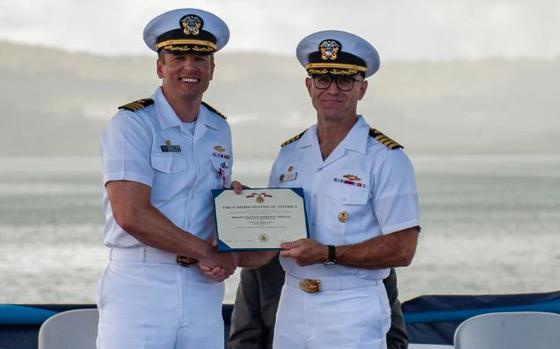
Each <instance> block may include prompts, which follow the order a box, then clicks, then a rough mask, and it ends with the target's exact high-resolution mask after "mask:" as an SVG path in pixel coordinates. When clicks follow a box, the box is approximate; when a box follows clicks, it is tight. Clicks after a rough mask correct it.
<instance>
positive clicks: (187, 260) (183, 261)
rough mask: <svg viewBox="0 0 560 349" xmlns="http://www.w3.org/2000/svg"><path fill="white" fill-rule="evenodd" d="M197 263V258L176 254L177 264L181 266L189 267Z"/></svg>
mask: <svg viewBox="0 0 560 349" xmlns="http://www.w3.org/2000/svg"><path fill="white" fill-rule="evenodd" d="M196 263H198V259H195V258H192V257H187V256H177V264H179V265H180V266H182V267H190V266H193V265H195V264H196Z"/></svg>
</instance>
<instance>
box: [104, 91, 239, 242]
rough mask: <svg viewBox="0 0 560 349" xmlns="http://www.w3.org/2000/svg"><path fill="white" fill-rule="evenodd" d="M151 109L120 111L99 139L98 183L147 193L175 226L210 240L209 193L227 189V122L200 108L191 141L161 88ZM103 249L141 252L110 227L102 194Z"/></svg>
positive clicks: (229, 163) (229, 150) (229, 152)
mask: <svg viewBox="0 0 560 349" xmlns="http://www.w3.org/2000/svg"><path fill="white" fill-rule="evenodd" d="M153 99H154V104H152V105H149V106H147V107H145V108H143V109H140V110H138V111H136V112H132V111H128V110H120V111H119V112H118V113H117V114H116V115H115V116H114V118H113V119H112V120H111V121H110V123H109V125H108V126H107V128H106V129H105V132H104V133H103V136H102V139H101V154H102V157H103V180H104V183H105V184H106V183H107V182H109V181H117V180H128V181H134V182H138V183H143V184H145V185H147V186H149V187H151V190H152V192H151V203H152V205H154V206H155V207H156V208H157V209H158V210H160V211H161V212H162V213H163V214H164V215H165V216H166V217H167V218H169V219H170V220H171V221H172V222H173V223H174V224H175V225H176V226H178V227H179V228H181V229H184V230H186V231H188V232H190V233H192V234H194V235H196V236H198V237H200V238H202V239H207V238H209V237H211V236H214V235H215V232H216V228H215V222H214V209H213V204H212V193H211V190H212V189H221V188H223V187H229V186H230V184H231V167H232V147H231V145H232V144H231V131H230V128H229V125H228V124H227V122H226V121H225V120H224V119H223V118H221V117H220V116H218V115H216V114H215V113H214V112H212V111H210V110H209V109H208V108H206V107H205V106H204V105H201V106H200V110H199V113H198V117H197V120H196V126H195V130H194V135H193V134H191V133H190V132H189V131H188V129H187V127H188V126H187V125H183V123H182V122H181V120H180V119H179V117H178V116H177V114H175V112H174V111H173V109H172V108H171V106H170V105H169V103H168V102H167V100H166V99H165V96H164V95H163V92H162V90H161V88H158V89H157V90H156V91H155V93H154V96H153ZM103 206H104V210H105V218H106V223H105V229H104V242H105V245H106V246H107V247H120V248H127V247H136V246H144V245H143V244H142V243H140V242H139V241H138V240H136V239H135V238H134V237H133V236H132V235H130V234H128V233H127V232H126V231H124V230H123V229H122V228H121V227H120V226H119V225H118V224H117V223H116V221H115V218H114V217H113V211H112V209H111V203H110V202H109V200H108V197H107V190H105V192H104V195H103Z"/></svg>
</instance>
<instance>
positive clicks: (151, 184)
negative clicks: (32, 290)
mask: <svg viewBox="0 0 560 349" xmlns="http://www.w3.org/2000/svg"><path fill="white" fill-rule="evenodd" d="M228 39H229V30H228V27H227V25H226V24H225V23H224V22H223V21H222V20H221V19H220V18H218V17H216V16H215V15H213V14H211V13H208V12H206V11H202V10H197V9H190V8H189V9H179V10H173V11H169V12H166V13H164V14H162V15H160V16H157V17H156V18H154V19H153V20H152V21H150V22H149V23H148V24H147V25H146V27H145V29H144V41H145V42H146V44H147V46H148V47H149V48H150V49H152V50H153V51H155V52H157V54H158V59H157V75H158V77H159V78H160V79H161V80H162V85H161V87H158V88H157V89H156V91H155V93H154V95H153V96H152V97H151V98H145V99H140V100H137V101H135V102H132V103H129V104H126V105H123V106H122V107H120V108H119V109H120V111H119V112H118V113H117V114H116V115H115V117H114V118H113V119H112V120H111V121H110V122H109V125H108V126H107V128H106V130H105V132H104V133H103V137H102V140H101V152H102V157H103V177H104V183H105V189H106V190H105V193H104V209H105V217H106V224H105V232H104V242H105V245H106V246H107V247H108V248H109V249H110V261H109V264H108V266H107V268H106V269H105V272H104V274H103V276H102V277H101V279H100V281H99V284H98V302H97V304H98V309H99V313H100V319H99V335H98V340H97V346H98V348H100V349H122V348H158V349H173V348H197V349H201V348H211V349H218V348H219V349H222V348H223V346H224V343H223V321H222V312H221V311H222V299H223V294H224V286H223V283H222V282H214V281H216V279H218V281H221V279H223V278H225V277H227V276H229V275H231V274H232V273H233V271H234V269H235V267H236V265H237V261H236V260H235V256H234V255H233V254H219V253H217V252H216V250H215V249H214V248H213V246H212V245H211V243H210V242H209V239H212V238H215V232H216V228H215V223H214V211H213V205H212V195H211V189H220V188H224V187H229V186H230V184H231V167H232V147H231V146H232V142H231V133H230V128H229V125H228V124H227V122H226V120H225V117H224V116H223V115H222V114H220V113H218V112H217V111H216V110H214V109H213V108H212V107H210V106H209V105H208V104H205V103H204V102H202V96H203V94H204V92H205V91H206V90H207V88H208V86H209V84H210V81H211V80H212V78H213V73H214V53H215V52H217V51H219V50H220V49H221V48H223V47H224V45H225V44H226V43H227V41H228ZM198 263H200V264H204V265H205V266H207V267H210V268H215V269H216V270H217V271H219V272H217V274H220V273H221V274H220V275H221V276H219V275H218V276H217V277H215V278H209V277H208V276H207V275H206V274H204V273H202V272H201V270H200V269H199V268H198V267H197V266H196V265H197V264H198Z"/></svg>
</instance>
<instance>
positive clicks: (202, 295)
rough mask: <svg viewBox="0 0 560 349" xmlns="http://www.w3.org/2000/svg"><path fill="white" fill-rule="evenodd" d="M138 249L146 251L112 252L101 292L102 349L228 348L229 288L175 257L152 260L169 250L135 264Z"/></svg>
mask: <svg viewBox="0 0 560 349" xmlns="http://www.w3.org/2000/svg"><path fill="white" fill-rule="evenodd" d="M137 250H144V249H143V248H135V249H113V250H112V251H111V254H112V258H111V261H110V262H109V264H108V266H107V268H106V269H105V272H104V273H103V275H102V277H101V279H100V281H99V283H98V289H97V294H98V295H97V297H98V298H97V304H98V309H99V331H98V337H97V348H98V349H123V348H127V349H140V348H142V349H223V348H224V323H223V319H222V301H223V296H224V285H223V283H212V282H210V281H209V280H208V279H207V278H206V277H204V276H203V275H202V274H201V272H200V270H199V269H198V268H197V267H196V266H194V267H182V266H179V265H177V264H176V263H175V262H174V259H175V257H174V256H171V255H169V258H155V259H152V258H149V257H150V255H152V257H153V255H155V256H156V257H162V256H163V257H165V256H166V252H163V251H159V252H160V253H157V251H158V250H154V249H149V248H146V250H147V251H151V252H152V253H146V254H145V253H143V252H141V253H140V257H138V259H139V260H134V259H136V258H135V256H136V255H138V253H137ZM123 251H124V252H126V253H122V252H123ZM154 251H155V254H154V253H153V252H154ZM113 252H121V253H113ZM158 255H159V256H158ZM133 257H134V258H133ZM166 259H169V260H166ZM154 260H155V261H154Z"/></svg>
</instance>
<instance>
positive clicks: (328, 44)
mask: <svg viewBox="0 0 560 349" xmlns="http://www.w3.org/2000/svg"><path fill="white" fill-rule="evenodd" d="M341 47H342V46H341V45H340V43H339V42H338V41H336V40H332V39H327V40H323V41H321V43H320V44H319V51H321V59H322V60H323V61H334V60H336V59H337V58H338V51H339V50H340V48H341Z"/></svg>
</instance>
